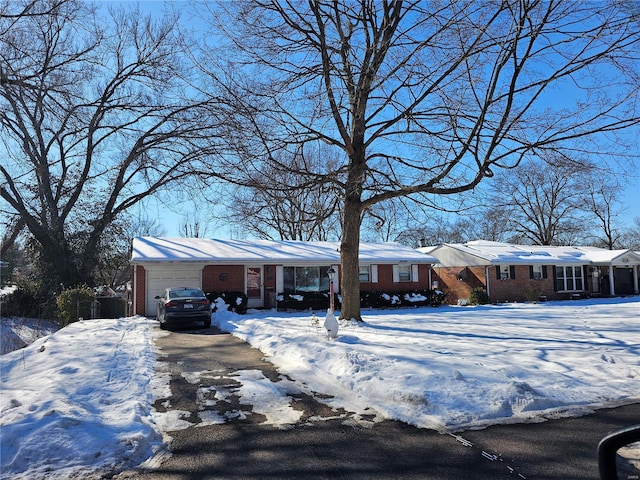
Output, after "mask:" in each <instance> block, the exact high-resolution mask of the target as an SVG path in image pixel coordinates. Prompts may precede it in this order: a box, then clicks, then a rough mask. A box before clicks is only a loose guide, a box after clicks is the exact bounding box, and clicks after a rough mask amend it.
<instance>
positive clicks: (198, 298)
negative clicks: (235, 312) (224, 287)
mask: <svg viewBox="0 0 640 480" xmlns="http://www.w3.org/2000/svg"><path fill="white" fill-rule="evenodd" d="M155 298H156V300H158V306H157V313H156V319H157V320H158V321H159V322H160V328H162V329H166V328H167V327H168V325H169V324H170V323H175V322H178V321H192V320H198V321H202V322H203V323H204V327H205V328H209V327H211V302H210V301H209V299H207V297H206V296H205V294H204V292H203V291H202V290H201V289H199V288H194V287H179V288H167V289H165V291H164V293H163V294H162V296H156V297H155Z"/></svg>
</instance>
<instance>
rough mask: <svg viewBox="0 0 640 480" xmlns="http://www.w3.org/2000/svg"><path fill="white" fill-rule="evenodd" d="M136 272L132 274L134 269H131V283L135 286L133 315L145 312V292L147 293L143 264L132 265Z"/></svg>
mask: <svg viewBox="0 0 640 480" xmlns="http://www.w3.org/2000/svg"><path fill="white" fill-rule="evenodd" d="M134 268H135V269H136V272H135V274H134V270H133V269H131V284H132V285H133V286H134V287H133V288H135V301H136V311H135V312H134V314H135V315H145V314H146V298H145V297H146V293H147V281H146V273H147V272H146V270H145V269H144V267H143V266H141V265H137V266H136V267H134Z"/></svg>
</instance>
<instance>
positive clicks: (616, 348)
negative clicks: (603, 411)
mask: <svg viewBox="0 0 640 480" xmlns="http://www.w3.org/2000/svg"><path fill="white" fill-rule="evenodd" d="M639 307H640V302H639V301H638V297H634V298H633V299H604V300H584V301H576V302H549V303H544V304H509V305H500V306H478V307H441V308H437V309H433V308H426V309H411V310H400V311H378V312H375V311H369V312H365V316H364V318H365V320H366V321H365V322H364V323H362V324H360V325H358V324H354V323H352V322H349V323H345V324H343V325H341V326H340V332H339V336H338V338H337V340H336V341H327V340H326V335H325V333H326V332H324V331H323V329H322V328H317V327H314V326H312V325H311V318H310V316H309V315H303V314H299V315H292V314H290V315H286V316H285V315H283V314H280V313H277V314H274V313H260V312H250V313H249V314H248V315H245V316H239V315H235V314H233V313H230V312H217V313H216V314H215V315H214V321H215V322H217V323H218V324H219V325H220V326H221V327H222V328H223V329H225V330H228V331H231V332H232V333H233V334H234V335H236V336H238V337H240V338H242V339H244V340H246V341H247V342H249V343H250V344H251V345H252V346H253V347H255V348H258V349H260V350H261V351H262V352H264V353H265V354H266V355H267V356H268V358H269V359H270V360H271V361H272V362H273V363H274V364H276V365H277V366H278V367H279V368H280V371H281V373H284V374H286V375H288V376H290V377H292V378H294V379H296V380H298V382H299V387H300V388H301V389H303V390H304V391H306V392H308V393H312V392H322V393H324V394H329V395H332V396H333V398H332V399H329V400H326V402H328V403H329V404H330V405H332V406H334V407H335V408H344V409H346V410H349V411H353V412H358V413H360V414H361V415H370V414H371V413H372V411H371V409H373V410H375V412H377V415H378V418H391V419H397V420H401V421H404V422H407V423H410V424H413V425H417V426H419V427H426V428H433V429H436V430H440V431H443V430H462V429H467V428H479V427H484V426H487V425H491V424H497V423H513V422H535V421H542V420H543V419H545V418H551V417H560V416H570V415H581V414H585V413H589V412H592V411H593V409H595V408H601V407H611V406H616V405H620V404H624V403H633V402H638V401H640V364H639V361H640V360H639V359H640V327H639V326H638V314H639V313H640V308H639Z"/></svg>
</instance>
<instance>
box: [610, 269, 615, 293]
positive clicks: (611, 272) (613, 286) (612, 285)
mask: <svg viewBox="0 0 640 480" xmlns="http://www.w3.org/2000/svg"><path fill="white" fill-rule="evenodd" d="M615 283H616V282H615V281H614V279H613V263H610V264H609V294H610V295H611V296H612V297H615V295H616V287H615Z"/></svg>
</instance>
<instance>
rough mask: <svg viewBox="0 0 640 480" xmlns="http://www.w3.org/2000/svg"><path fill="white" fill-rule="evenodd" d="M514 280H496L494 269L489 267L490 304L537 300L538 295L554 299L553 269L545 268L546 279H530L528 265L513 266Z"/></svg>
mask: <svg viewBox="0 0 640 480" xmlns="http://www.w3.org/2000/svg"><path fill="white" fill-rule="evenodd" d="M515 274H516V275H515V278H512V279H509V280H498V279H497V275H496V268H495V267H493V266H492V267H489V286H490V288H489V297H490V298H491V301H492V302H527V301H534V300H538V298H539V297H540V295H546V296H547V298H548V299H550V300H551V299H552V298H554V297H555V294H554V291H553V268H552V267H551V265H549V266H547V278H540V279H537V280H536V279H531V278H529V277H530V274H529V266H528V265H516V266H515Z"/></svg>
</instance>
